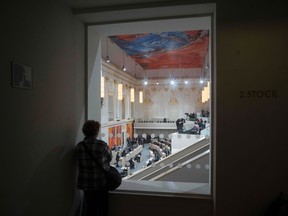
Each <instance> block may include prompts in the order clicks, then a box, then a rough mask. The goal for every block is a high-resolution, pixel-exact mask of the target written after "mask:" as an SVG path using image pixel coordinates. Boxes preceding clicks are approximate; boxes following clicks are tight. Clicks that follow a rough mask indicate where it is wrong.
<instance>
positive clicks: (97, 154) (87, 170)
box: [76, 120, 112, 216]
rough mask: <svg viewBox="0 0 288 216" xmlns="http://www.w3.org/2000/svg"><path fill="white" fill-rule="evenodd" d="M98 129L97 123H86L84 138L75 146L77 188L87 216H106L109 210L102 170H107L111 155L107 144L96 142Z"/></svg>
mask: <svg viewBox="0 0 288 216" xmlns="http://www.w3.org/2000/svg"><path fill="white" fill-rule="evenodd" d="M99 129H100V123H99V122H97V121H94V120H88V121H86V122H85V123H84V125H83V128H82V132H83V134H84V135H85V138H84V140H83V141H81V142H80V143H78V144H77V146H76V159H77V165H78V181H77V188H79V189H80V190H83V191H84V196H85V200H86V203H87V214H86V215H87V216H92V215H93V216H108V210H109V190H108V188H107V182H106V179H105V176H104V173H103V169H104V170H108V169H109V167H110V161H111V159H112V154H111V151H110V149H109V147H108V145H107V143H105V142H104V141H101V140H97V136H98V133H99Z"/></svg>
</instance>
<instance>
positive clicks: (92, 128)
mask: <svg viewBox="0 0 288 216" xmlns="http://www.w3.org/2000/svg"><path fill="white" fill-rule="evenodd" d="M100 126H101V125H100V123H99V122H98V121H94V120H88V121H86V122H85V123H84V125H83V127H82V132H83V134H84V135H85V136H97V135H98V132H99V129H100Z"/></svg>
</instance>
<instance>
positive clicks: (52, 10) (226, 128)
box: [0, 0, 288, 216]
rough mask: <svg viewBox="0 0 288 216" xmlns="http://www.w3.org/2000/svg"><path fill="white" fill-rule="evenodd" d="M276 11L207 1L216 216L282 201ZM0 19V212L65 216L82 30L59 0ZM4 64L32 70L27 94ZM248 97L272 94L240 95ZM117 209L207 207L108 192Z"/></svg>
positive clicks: (8, 9) (282, 27) (282, 50)
mask: <svg viewBox="0 0 288 216" xmlns="http://www.w3.org/2000/svg"><path fill="white" fill-rule="evenodd" d="M260 3H261V4H260ZM286 4H287V3H286V1H281V0H278V1H273V2H270V3H269V4H268V3H265V2H263V1H261V2H260V1H248V0H241V1H240V0H237V1H228V0H227V1H226V0H223V1H220V0H219V1H217V44H216V46H217V114H216V116H217V137H216V138H217V143H216V148H215V150H216V156H217V158H216V165H215V166H216V181H215V182H216V194H215V206H216V215H217V216H230V215H233V216H238V215H239V216H240V215H241V216H243V215H245V216H250V215H251V216H252V215H253V216H255V215H262V213H263V211H264V209H265V207H266V206H267V204H268V203H269V202H270V201H272V199H273V198H274V197H275V196H277V194H278V193H279V192H280V191H283V192H285V193H286V194H288V188H287V187H288V186H287V182H288V174H287V173H288V172H287V170H288V163H287V162H288V161H287V160H288V159H287V158H288V157H287V152H288V151H287V150H288V149H287V148H288V147H287V140H286V136H285V135H286V128H287V126H286V124H287V120H288V119H287V114H286V113H285V111H286V109H287V102H288V98H287V97H288V96H287V92H288V89H287V88H288V87H287V81H288V80H287V79H288V76H287V71H288V61H287V60H286V56H287V54H286V51H287V47H288V46H287V45H288V44H287V43H288V42H287V38H288V28H287V26H288V17H287V16H288V15H287V13H286V9H287V5H286ZM0 16H1V19H0V23H1V25H0V26H1V42H0V43H1V54H0V55H1V59H0V62H1V64H0V68H1V74H2V77H1V79H0V82H1V85H0V90H1V91H0V92H1V114H0V115H1V140H2V141H1V151H0V164H1V171H2V175H1V180H0V181H1V184H0V187H1V188H0V191H1V193H0V199H1V200H0V201H1V202H0V203H1V204H0V205H1V206H0V214H1V215H5V216H6V215H13V216H14V215H27V216H28V215H29V216H34V215H35V216H36V215H43V216H45V215H59V216H64V215H69V212H70V209H71V207H72V205H73V196H74V190H73V188H74V185H73V184H74V181H73V180H71V179H74V176H73V172H72V169H71V167H72V164H71V149H72V148H73V147H74V145H75V142H76V141H77V140H79V139H80V135H79V126H80V125H81V124H82V122H83V111H84V97H83V95H84V73H83V72H84V54H85V53H84V27H83V25H82V24H81V23H79V22H78V21H77V20H75V19H74V18H73V15H72V14H71V12H70V11H69V10H68V9H67V8H66V7H65V6H63V5H62V4H60V3H59V1H57V2H56V1H46V3H43V2H39V1H33V0H29V1H28V2H27V1H26V2H25V4H24V3H21V2H20V3H19V2H18V3H17V4H15V3H14V4H12V3H7V2H6V5H5V8H4V9H2V12H1V14H0ZM11 61H18V62H23V63H26V64H30V65H32V67H33V79H34V85H33V90H21V89H14V88H11V87H10V62H11ZM249 90H264V91H266V90H275V91H277V95H278V96H277V97H273V98H241V97H240V96H241V95H240V91H243V92H246V93H247V91H249ZM247 149H248V150H247ZM127 203H130V204H128V206H127ZM123 206H127V208H125V209H126V210H127V211H126V215H127V216H129V215H135V214H137V215H138V216H142V215H147V214H150V215H157V214H161V215H167V216H168V215H178V214H179V215H180V214H181V216H184V215H189V216H190V215H191V214H192V213H194V214H193V215H197V216H201V215H205V216H208V215H212V213H211V212H212V206H213V203H212V201H211V200H205V199H201V200H198V199H182V198H175V197H162V198H161V197H155V196H133V195H128V194H127V195H121V194H113V195H112V196H111V213H112V214H113V215H114V214H120V212H121V211H122V212H123V208H124V207H123ZM139 206H140V207H139ZM146 206H147V207H146ZM142 208H144V210H143V209H142Z"/></svg>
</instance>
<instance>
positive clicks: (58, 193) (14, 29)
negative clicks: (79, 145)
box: [0, 0, 85, 216]
mask: <svg viewBox="0 0 288 216" xmlns="http://www.w3.org/2000/svg"><path fill="white" fill-rule="evenodd" d="M4 6H5V7H1V13H0V23H1V24H0V26H1V40H0V43H1V45H0V47H1V52H0V53H1V54H0V55H1V58H0V62H1V63H0V70H1V75H2V76H1V79H0V83H1V85H0V92H1V114H0V115H1V150H0V164H1V165H0V166H1V178H0V182H1V183H0V203H1V204H0V215H7V216H8V215H27V216H33V215H35V216H36V215H43V216H44V215H61V216H63V215H68V214H69V212H70V209H71V205H72V202H73V196H74V190H73V189H74V181H73V179H74V176H73V175H74V174H73V169H72V160H71V156H72V151H71V150H72V149H73V147H74V145H75V142H76V141H77V139H80V137H78V134H79V132H78V131H79V125H82V122H81V121H83V114H84V51H85V49H84V37H85V34H84V25H83V24H82V23H80V22H79V21H78V20H77V19H75V18H74V16H73V14H72V12H71V11H70V9H69V8H68V7H66V6H65V5H64V4H60V3H59V1H54V0H52V1H45V2H43V1H34V0H28V1H17V4H16V3H15V2H12V1H10V2H9V3H7V2H6V3H5V5H4ZM11 61H16V62H21V63H24V64H28V65H31V66H32V69H33V90H23V89H16V88H11V68H10V63H11Z"/></svg>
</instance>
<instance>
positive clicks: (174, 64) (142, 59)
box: [110, 30, 209, 70]
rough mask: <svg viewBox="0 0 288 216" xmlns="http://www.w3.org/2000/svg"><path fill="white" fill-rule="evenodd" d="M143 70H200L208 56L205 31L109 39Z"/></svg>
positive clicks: (207, 33)
mask: <svg viewBox="0 0 288 216" xmlns="http://www.w3.org/2000/svg"><path fill="white" fill-rule="evenodd" d="M110 39H111V40H112V41H113V42H114V43H116V44H117V45H118V46H119V47H120V48H121V49H122V50H124V51H125V53H126V54H127V55H129V56H130V57H132V58H133V59H134V60H135V61H136V62H137V63H138V64H140V65H141V66H142V67H143V68H144V69H145V70H146V69H164V68H202V67H203V64H204V63H205V56H206V54H207V52H208V43H209V32H208V30H195V31H184V32H162V33H147V34H133V35H116V36H110Z"/></svg>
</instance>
